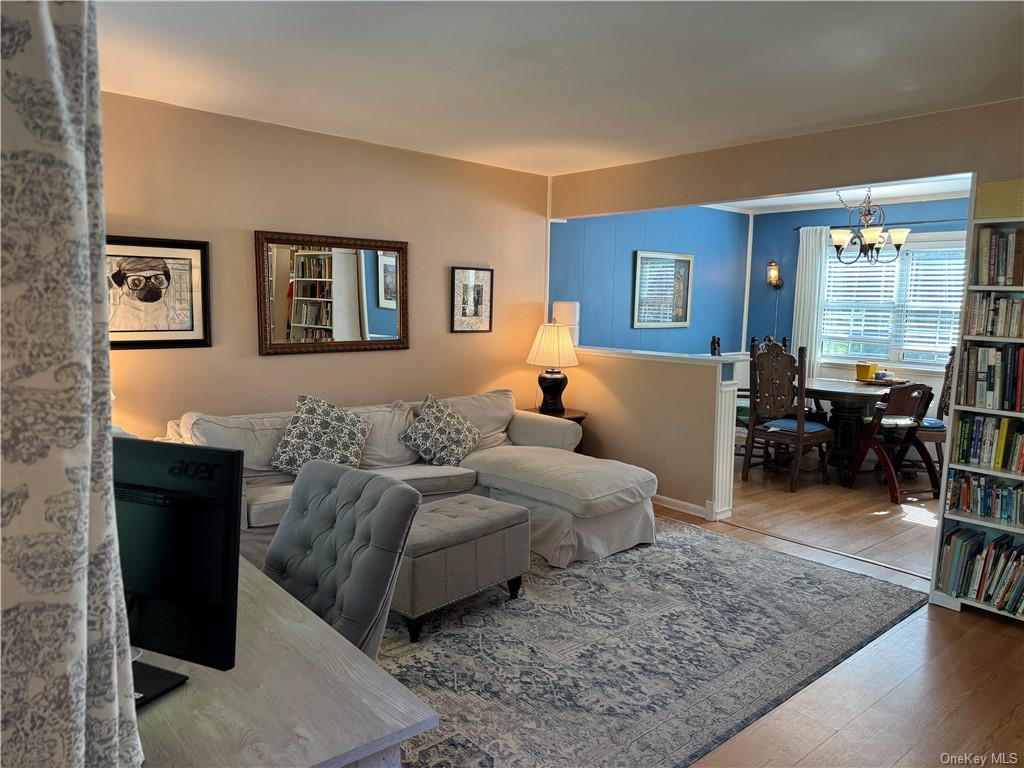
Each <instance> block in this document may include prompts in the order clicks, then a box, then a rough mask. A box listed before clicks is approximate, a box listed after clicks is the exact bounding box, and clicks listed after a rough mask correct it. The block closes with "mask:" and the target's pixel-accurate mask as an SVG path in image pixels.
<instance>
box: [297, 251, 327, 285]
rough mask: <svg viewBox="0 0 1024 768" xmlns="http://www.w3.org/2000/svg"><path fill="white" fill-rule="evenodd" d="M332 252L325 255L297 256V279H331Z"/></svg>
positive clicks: (304, 254) (306, 254) (305, 254)
mask: <svg viewBox="0 0 1024 768" xmlns="http://www.w3.org/2000/svg"><path fill="white" fill-rule="evenodd" d="M332 263H333V260H332V256H331V253H330V252H327V253H324V254H323V255H320V254H315V253H300V254H296V256H295V278H296V279H297V280H329V279H330V278H331V264H332Z"/></svg>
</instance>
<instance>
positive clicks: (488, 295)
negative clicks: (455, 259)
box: [452, 267, 494, 333]
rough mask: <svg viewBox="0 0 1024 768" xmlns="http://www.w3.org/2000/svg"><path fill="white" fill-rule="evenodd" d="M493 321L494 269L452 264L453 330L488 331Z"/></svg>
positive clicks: (462, 331) (453, 331)
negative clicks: (454, 265)
mask: <svg viewBox="0 0 1024 768" xmlns="http://www.w3.org/2000/svg"><path fill="white" fill-rule="evenodd" d="M493 320H494V270H493V269H489V268H486V267H452V333H490V332H491V330H492V325H493Z"/></svg>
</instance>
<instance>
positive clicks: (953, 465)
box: [930, 218, 1024, 621]
mask: <svg viewBox="0 0 1024 768" xmlns="http://www.w3.org/2000/svg"><path fill="white" fill-rule="evenodd" d="M986 228H988V229H991V230H993V231H996V232H1010V231H1014V230H1018V229H1022V228H1024V219H1019V218H1008V219H975V220H973V221H972V222H971V229H970V233H969V235H970V236H969V238H968V242H967V248H968V251H967V254H968V258H967V290H966V293H965V301H964V310H963V312H962V316H961V326H960V343H959V344H958V346H957V356H956V363H955V370H954V389H953V402H952V406H951V409H950V421H949V425H948V431H947V439H946V445H945V457H946V462H945V468H946V471H945V472H944V475H943V478H942V493H941V497H940V503H939V524H938V530H937V531H936V540H935V541H936V544H935V553H934V558H933V568H932V583H931V591H930V601H931V602H932V603H934V604H936V605H940V606H943V607H945V608H951V609H954V610H960V609H961V607H962V606H964V605H968V606H972V607H975V608H979V609H982V610H985V611H991V612H993V613H998V614H1001V615H1004V616H1012V617H1013V618H1015V619H1017V620H1018V621H1024V615H1022V614H1020V613H1017V614H1011V613H1010V612H1008V611H1006V610H1000V609H998V608H997V607H996V606H995V605H994V604H993V602H994V600H995V599H997V597H998V596H996V597H992V598H989V599H988V600H984V599H977V598H976V597H975V596H972V595H971V592H970V587H968V591H967V593H966V594H965V593H963V592H962V591H958V590H957V588H956V586H952V587H951V586H948V585H946V584H944V583H943V576H944V573H943V565H944V562H943V560H944V557H945V556H946V555H947V551H946V543H947V540H948V536H949V534H950V533H951V532H952V531H954V530H955V529H957V528H958V527H959V528H961V529H967V530H970V531H978V532H981V533H982V534H983V536H984V539H983V544H982V549H981V553H982V554H983V555H984V554H985V553H986V552H987V551H988V548H989V544H990V543H991V542H992V541H993V540H995V539H997V538H998V537H1000V536H1006V535H1008V536H1011V537H1012V546H1013V547H1016V546H1018V545H1020V544H1021V543H1022V542H1024V525H1019V524H1018V523H1017V522H1016V521H1014V520H1006V519H999V518H995V517H986V516H979V515H978V514H971V513H968V512H966V511H963V510H959V509H953V510H951V511H947V510H948V509H950V506H951V505H950V503H949V498H948V497H949V495H950V493H951V491H952V490H954V487H955V485H954V479H956V480H957V481H959V479H960V478H962V477H963V476H964V475H965V474H970V475H971V476H973V477H975V478H979V481H980V482H984V483H985V484H986V486H987V487H991V486H993V485H994V486H995V487H1003V486H1009V487H1014V486H1019V485H1024V473H1020V472H1017V471H1015V469H1013V468H1007V467H1003V468H1000V469H994V468H987V467H986V466H979V465H977V464H972V463H970V462H967V463H964V462H962V461H961V459H962V458H963V457H962V456H961V455H960V450H961V441H960V427H961V422H962V420H963V419H964V418H965V417H968V418H971V419H974V418H976V417H980V418H981V419H986V418H989V419H995V420H997V423H998V420H1001V419H1007V420H1009V421H1008V429H1010V430H1012V429H1013V425H1014V424H1015V423H1016V422H1015V421H1014V420H1024V412H1022V411H1017V410H1012V409H1011V410H1007V409H1005V408H999V407H991V406H989V405H987V404H986V405H969V404H968V397H967V387H968V386H976V381H968V379H969V376H968V370H966V368H967V360H968V354H965V353H967V351H968V350H969V349H970V348H971V347H991V346H994V345H1000V346H1005V345H1009V344H1017V343H1024V337H1022V336H1019V335H1014V336H998V335H988V334H984V333H977V332H975V333H969V332H968V331H970V330H971V329H970V327H969V325H968V320H969V311H968V310H969V305H970V302H971V301H972V300H973V299H974V298H975V297H978V296H980V297H983V298H984V297H992V298H1003V299H1024V285H986V284H984V282H983V281H982V280H981V279H980V277H979V253H978V241H979V233H980V232H981V231H982V230H983V229H986ZM983 256H984V257H985V258H987V254H984V255H983ZM962 368H964V369H965V370H961V369H962ZM1021 375H1024V372H1021ZM975 399H976V398H975ZM1008 442H1009V439H1008V440H1007V443H1008ZM965 559H966V558H965ZM969 562H970V561H969V560H968V563H969ZM954 575H955V574H953V575H950V576H949V577H948V578H947V579H946V581H949V582H952V581H953V580H954Z"/></svg>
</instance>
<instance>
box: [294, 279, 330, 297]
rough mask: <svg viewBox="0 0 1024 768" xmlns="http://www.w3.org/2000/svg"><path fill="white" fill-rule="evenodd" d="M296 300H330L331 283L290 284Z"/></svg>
mask: <svg viewBox="0 0 1024 768" xmlns="http://www.w3.org/2000/svg"><path fill="white" fill-rule="evenodd" d="M292 285H293V290H294V293H295V296H296V298H299V299H330V298H332V297H333V293H332V290H331V288H332V283H327V282H319V283H297V284H296V283H292Z"/></svg>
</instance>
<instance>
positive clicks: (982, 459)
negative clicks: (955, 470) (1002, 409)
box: [951, 413, 1024, 472]
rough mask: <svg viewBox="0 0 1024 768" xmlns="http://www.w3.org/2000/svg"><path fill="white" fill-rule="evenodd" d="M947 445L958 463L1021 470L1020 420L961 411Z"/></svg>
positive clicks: (1023, 441)
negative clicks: (951, 437)
mask: <svg viewBox="0 0 1024 768" xmlns="http://www.w3.org/2000/svg"><path fill="white" fill-rule="evenodd" d="M951 447H952V449H953V453H954V455H955V456H956V459H955V462H956V463H958V464H970V465H971V466H974V467H981V468H983V469H999V470H1004V471H1006V472H1024V421H1021V420H1020V419H1010V418H1007V417H1005V416H1004V417H996V416H978V415H976V414H972V413H961V414H960V422H959V427H958V429H957V441H956V442H955V443H954V444H953V445H952V446H951Z"/></svg>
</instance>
